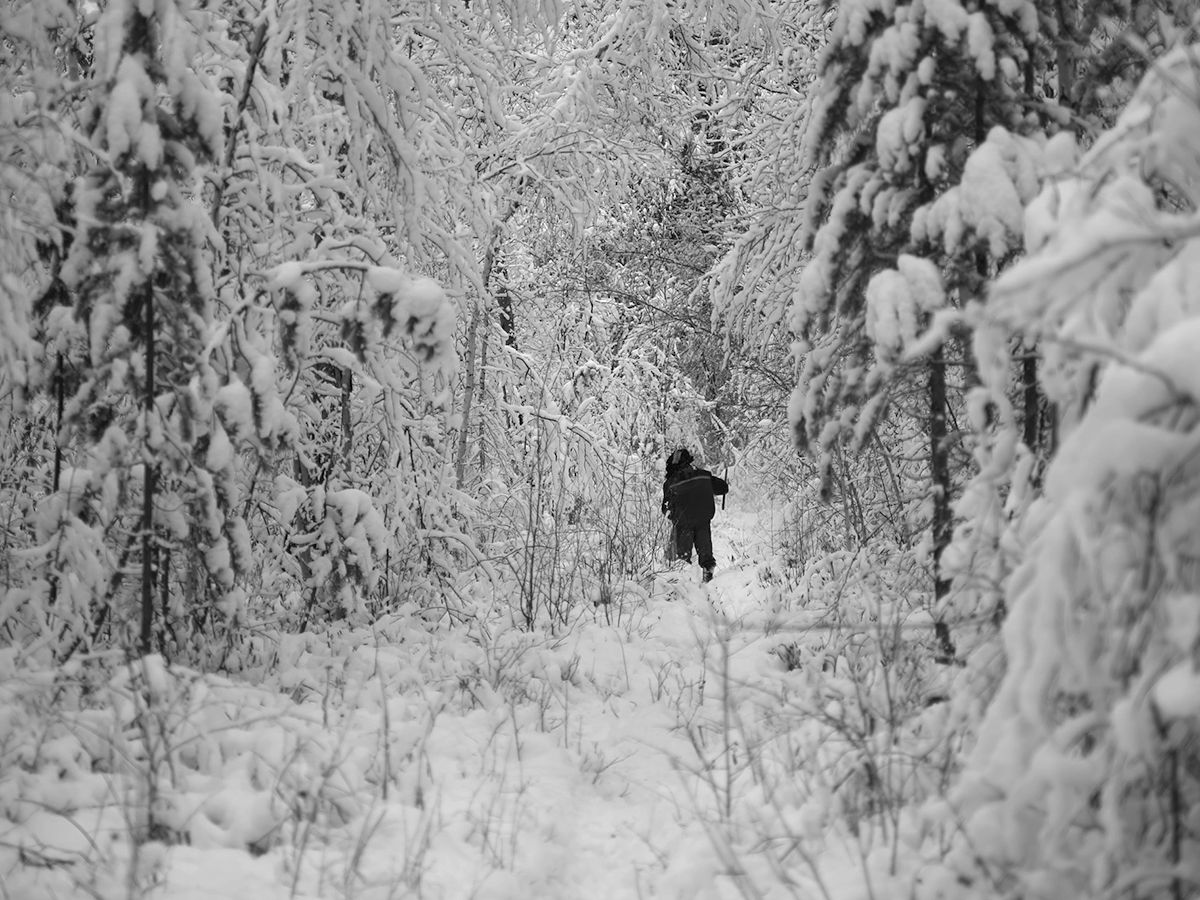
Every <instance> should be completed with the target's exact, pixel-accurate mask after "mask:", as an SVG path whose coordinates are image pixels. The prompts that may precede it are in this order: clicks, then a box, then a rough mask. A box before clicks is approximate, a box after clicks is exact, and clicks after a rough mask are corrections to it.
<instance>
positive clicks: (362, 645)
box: [0, 499, 889, 900]
mask: <svg viewBox="0 0 1200 900" xmlns="http://www.w3.org/2000/svg"><path fill="white" fill-rule="evenodd" d="M346 502H347V503H348V502H349V500H348V499H347V501H346ZM343 505H345V504H343ZM761 519H762V516H761V511H755V512H744V513H743V512H738V511H733V510H730V511H727V512H718V517H717V521H716V523H715V535H714V536H715V545H716V555H717V559H718V566H719V569H718V574H717V576H716V578H715V579H714V581H713V582H712V583H711V584H710V585H708V586H707V587H706V586H702V585H701V584H700V583H699V578H698V571H697V569H696V568H695V567H694V566H692V567H690V568H688V569H682V568H676V569H674V570H672V571H666V572H664V573H661V574H660V575H658V576H656V577H655V578H654V579H653V581H652V582H649V583H645V584H642V585H640V586H635V587H636V588H637V590H635V591H634V592H633V594H632V596H634V598H635V599H634V600H633V601H630V602H625V603H624V604H623V606H622V607H621V608H619V609H618V608H616V607H615V606H614V607H610V608H604V607H596V608H593V609H588V610H587V612H586V614H584V615H582V616H581V617H580V618H579V619H578V620H577V621H576V622H574V623H573V624H572V625H571V626H570V627H569V628H567V629H565V630H562V631H560V632H559V633H556V634H552V633H550V632H548V631H536V630H535V631H532V632H530V631H526V630H522V629H519V628H517V627H515V626H514V625H512V624H511V623H510V622H509V621H508V614H507V613H504V614H500V613H499V612H497V613H496V614H494V615H492V616H491V617H489V618H482V619H480V620H479V621H478V622H477V623H476V624H475V625H473V626H470V627H467V626H463V625H459V626H456V627H454V628H448V627H442V626H436V625H430V624H429V623H428V622H423V621H422V620H421V618H420V616H419V615H418V614H416V613H412V614H408V615H398V616H396V617H395V618H393V619H391V620H389V621H387V622H384V623H381V624H379V625H378V626H376V628H375V629H374V630H373V631H371V632H369V633H365V634H364V633H352V632H351V633H341V634H339V633H338V632H337V631H336V629H335V630H333V631H332V632H331V633H330V634H326V635H315V634H308V635H294V636H288V637H284V638H280V639H277V640H276V641H275V642H274V643H273V644H271V645H269V646H266V647H265V648H264V649H265V650H266V651H267V653H266V656H267V658H266V660H265V662H264V665H263V668H262V670H261V672H259V673H257V674H252V675H251V676H250V677H246V676H242V677H241V678H238V679H230V678H223V677H218V676H213V675H201V674H198V673H195V672H190V671H188V670H184V669H179V668H168V667H166V666H165V665H164V664H163V663H162V661H161V660H158V659H156V658H151V659H150V660H148V661H143V662H142V663H138V664H136V665H134V666H133V668H132V669H129V668H123V667H118V669H117V671H118V673H119V674H118V675H117V676H116V678H115V680H114V681H113V682H112V683H111V685H110V688H111V690H112V694H113V697H114V698H115V700H114V703H113V708H112V709H100V710H90V711H84V712H81V713H79V714H77V715H76V717H75V724H76V726H77V727H74V728H65V727H57V728H50V727H48V726H46V727H42V728H40V729H33V728H31V727H30V726H31V725H32V724H33V723H34V722H38V721H43V722H44V721H45V715H46V713H45V710H44V709H43V710H42V711H41V712H42V718H38V717H36V716H34V714H33V712H32V711H31V707H30V705H29V704H28V703H23V702H22V700H21V698H22V696H25V694H23V693H22V691H29V690H32V689H33V688H35V687H36V685H34V684H32V682H30V681H29V680H28V678H24V679H14V678H13V675H14V673H15V672H16V671H17V669H16V663H15V660H14V658H13V657H12V656H11V654H5V655H4V656H0V734H2V735H8V737H6V738H3V739H2V741H3V742H4V749H5V752H6V753H8V754H12V753H14V752H15V753H16V754H17V755H18V756H19V757H20V758H21V759H22V761H23V765H22V766H20V767H10V770H9V771H7V772H2V773H0V873H5V874H4V878H5V879H6V894H7V896H16V897H21V898H25V900H37V898H43V897H44V898H50V897H65V896H84V895H87V896H97V897H109V896H112V897H116V896H121V897H124V896H130V895H131V894H129V893H128V890H129V889H130V886H131V885H132V886H136V887H137V889H138V890H139V891H142V890H144V891H145V893H144V896H153V897H155V898H162V900H214V898H246V897H253V898H256V900H275V898H279V900H282V898H335V897H349V896H354V897H360V898H388V897H400V896H403V897H423V898H494V900H500V898H569V900H587V898H596V900H601V898H603V900H621V898H630V900H633V898H640V897H658V898H680V900H684V898H686V900H695V898H733V897H738V896H745V894H744V893H743V891H745V890H751V891H755V890H759V891H763V892H761V893H757V894H755V893H751V894H749V896H764V897H775V896H797V895H799V896H814V897H817V896H819V897H825V898H828V900H858V898H866V897H867V896H870V891H869V888H868V885H867V883H866V882H865V880H864V877H863V875H862V874H861V873H862V871H863V869H864V866H867V867H872V866H874V863H873V862H872V860H876V859H881V858H884V857H887V856H888V847H886V846H883V847H870V846H866V847H864V846H862V844H861V843H860V842H858V841H856V840H855V839H854V838H851V837H850V836H849V835H847V834H845V833H844V832H842V831H841V829H840V828H838V827H835V826H834V825H833V824H832V823H833V821H835V820H834V819H833V818H832V817H831V816H830V814H829V808H828V807H829V804H830V803H831V802H832V801H833V798H832V796H821V795H820V794H819V792H818V793H814V794H812V795H810V796H808V797H806V798H804V797H800V798H798V797H793V796H791V795H790V794H781V793H776V794H774V795H772V794H771V792H770V788H769V787H764V786H762V785H756V784H755V781H757V780H758V779H757V778H752V777H750V774H749V772H748V767H747V765H746V761H747V759H750V758H753V757H748V756H747V748H746V747H745V746H742V744H741V743H740V739H739V734H740V735H741V736H742V738H744V736H745V735H748V734H755V735H757V736H761V738H762V740H764V742H765V741H766V740H768V737H767V735H768V733H769V729H770V728H776V729H782V728H784V727H786V728H789V729H792V730H794V729H796V727H797V722H796V720H792V721H791V722H786V723H785V720H786V716H781V711H780V709H779V708H778V701H777V700H776V699H774V698H775V697H777V696H778V695H777V693H776V692H778V691H779V690H780V689H781V686H783V685H785V683H786V681H787V679H789V678H793V677H798V676H799V675H800V673H797V672H787V671H785V667H784V665H783V663H782V661H781V659H780V657H779V655H778V654H777V653H773V652H772V651H773V650H775V649H776V648H778V647H779V646H780V645H781V644H785V643H787V642H788V641H789V640H793V641H794V640H795V638H796V635H797V633H798V631H797V630H796V629H797V628H798V626H799V623H800V622H801V621H802V619H803V617H804V615H805V613H804V611H803V610H801V609H788V608H786V605H785V603H784V601H783V600H782V595H781V591H780V590H779V587H778V585H777V584H772V583H771V582H770V579H765V578H764V576H763V574H762V573H763V565H762V563H761V562H760V560H762V559H765V558H766V557H768V556H769V549H768V548H767V546H766V544H765V542H764V539H763V538H762V537H761V532H760V528H761V526H760V522H761ZM676 565H677V566H678V565H681V564H676ZM500 608H501V604H497V605H496V609H497V610H499V609H500ZM143 665H144V666H145V667H146V668H145V669H144V670H143V669H141V668H140V667H141V666H143ZM55 677H56V676H55V674H54V673H52V672H46V673H44V678H45V679H46V681H45V684H50V683H51V682H52V681H53V679H54V678H55ZM57 677H58V678H61V679H63V680H64V683H66V682H69V680H70V673H63V672H61V671H60V672H59V673H58V675H57ZM810 677H811V675H810ZM818 677H820V676H818ZM141 679H145V682H144V683H145V685H146V687H145V688H144V689H143V690H141V691H137V690H133V689H132V688H133V686H134V685H135V684H136V683H137V682H139V681H140V680H141ZM18 682H20V684H18ZM850 689H851V688H849V687H847V688H846V690H850ZM147 697H149V701H147V700H146V698H147ZM765 698H771V699H770V702H768V700H767V699H765ZM147 702H149V703H150V705H151V706H152V708H153V714H152V715H151V716H149V717H148V721H150V722H151V723H153V724H152V725H151V726H150V727H151V731H154V732H155V736H156V737H157V738H158V739H159V741H158V742H157V743H156V742H154V741H147V740H143V738H144V737H145V734H139V733H138V731H137V729H134V728H130V727H129V723H130V722H133V721H146V720H147V718H146V717H144V716H142V717H139V715H138V713H139V710H140V709H141V706H139V704H141V705H144V704H145V703H147ZM730 716H733V717H734V719H735V720H736V721H737V722H738V723H739V724H740V726H741V730H740V731H738V730H735V731H734V732H733V733H732V736H731V740H732V743H730V741H729V740H726V736H730V735H731V732H730V729H729V728H728V722H729V718H730ZM65 721H66V720H65V719H63V720H62V721H60V722H59V725H60V726H61V725H63V724H64V723H65ZM723 723H724V724H723ZM772 723H774V724H772ZM812 724H813V723H808V725H809V726H812ZM156 729H157V730H156ZM22 736H24V737H22ZM22 741H25V743H22ZM147 747H150V748H157V749H152V750H151V751H150V752H151V753H157V754H158V755H159V756H160V757H162V760H161V764H160V770H159V774H160V777H159V782H160V784H161V785H164V786H167V787H166V788H165V789H164V790H163V791H162V792H161V793H160V795H159V796H158V797H157V798H156V799H155V800H154V801H153V803H154V808H155V812H156V817H157V819H158V821H159V822H161V823H164V825H165V826H166V829H167V830H166V832H164V834H170V835H173V836H174V837H173V838H171V839H168V838H161V839H159V840H151V841H149V842H146V843H141V844H140V845H138V846H137V847H136V849H135V847H134V844H133V843H132V842H131V841H130V840H129V838H128V835H129V831H130V821H131V819H130V818H129V817H130V816H133V819H132V821H133V822H134V824H135V826H136V825H137V824H138V823H139V822H143V821H144V813H141V812H138V811H139V810H144V809H145V808H146V801H147V795H146V779H145V778H144V777H141V776H139V774H138V773H139V772H141V773H144V772H145V770H146V766H145V764H144V763H142V762H139V761H142V760H144V759H145V757H146V752H147ZM164 748H167V749H164ZM792 752H794V753H795V752H797V751H796V750H793V751H792ZM763 758H764V759H765V757H763ZM727 763H729V764H731V766H732V769H729V768H727V765H726V764H727ZM795 765H796V766H797V772H798V773H799V774H798V776H797V777H796V778H790V777H789V778H782V777H781V778H780V780H778V781H776V782H775V785H776V786H777V787H776V789H777V790H782V788H780V787H779V786H781V785H788V784H791V785H795V784H797V782H798V781H803V780H804V779H803V778H802V777H800V776H802V775H803V770H804V768H806V767H808V766H810V765H811V766H813V767H815V766H816V762H815V761H809V760H807V759H805V758H804V757H803V755H801V756H800V757H799V758H798V759H797V760H796V761H795ZM14 768H15V769H16V770H15V771H13V770H12V769H14ZM760 774H761V773H760ZM727 779H733V780H734V781H736V784H737V785H738V787H737V794H736V800H737V802H736V803H735V804H733V805H732V806H731V807H730V808H731V809H732V819H730V818H729V809H727V808H726V806H725V796H724V795H723V793H722V791H723V790H724V789H725V787H726V786H727V785H728V784H731V783H734V781H727ZM787 790H788V791H790V792H796V793H797V794H799V793H803V791H802V790H801V789H800V788H798V787H790V788H788V789H787ZM762 791H766V793H765V794H762V795H761V796H760V794H759V793H756V792H762ZM771 816H784V817H786V819H787V821H788V823H789V827H790V828H791V829H792V831H793V832H794V833H795V834H796V835H799V836H800V839H801V840H802V844H803V849H804V853H803V854H800V855H799V856H797V855H791V856H790V862H791V864H792V865H791V868H790V875H791V877H792V878H794V879H795V883H794V885H793V889H794V890H798V891H800V893H799V894H793V893H790V892H788V893H780V891H781V890H782V887H781V886H780V885H779V883H778V880H777V879H776V880H775V882H774V886H773V887H771V888H770V889H766V888H768V887H769V886H770V885H771V883H772V878H771V877H770V872H769V871H768V868H767V863H766V862H764V861H762V860H760V859H756V857H755V856H754V854H753V853H748V852H746V848H747V847H750V846H753V840H752V837H753V835H754V834H755V829H761V828H763V827H764V826H763V822H766V821H768V820H769V819H770V817H771ZM730 833H733V834H738V833H742V834H745V835H747V836H748V842H745V843H744V844H743V846H741V847H740V848H735V847H733V846H731V845H730V844H729V842H728V841H727V840H726V839H725V838H723V837H722V835H726V834H730ZM883 843H886V842H883ZM801 858H806V859H808V861H809V862H808V863H802V862H801V861H800V860H801ZM864 858H865V859H866V860H867V861H868V862H866V863H864V861H863V860H864ZM20 860H24V861H25V862H26V863H27V864H25V865H20V864H18V863H19V861H20ZM30 860H33V861H35V862H40V863H41V864H32V865H31V864H28V863H29V861H30ZM872 877H873V879H874V882H873V888H874V891H875V892H876V893H875V894H874V896H888V894H887V892H886V891H887V888H888V885H889V881H888V878H887V876H886V875H884V874H882V873H881V872H879V871H876V872H874V873H872ZM881 890H882V891H883V893H880V891H881ZM81 892H83V893H81ZM137 895H138V896H142V895H143V894H141V893H138V894H137Z"/></svg>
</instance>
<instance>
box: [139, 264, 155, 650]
mask: <svg viewBox="0 0 1200 900" xmlns="http://www.w3.org/2000/svg"><path fill="white" fill-rule="evenodd" d="M142 303H143V304H144V306H145V328H146V382H145V396H144V397H143V398H142V411H143V414H144V415H145V417H146V421H145V422H144V423H143V427H144V428H145V429H146V430H147V431H149V429H150V418H151V417H152V416H153V415H154V391H155V387H154V366H155V358H154V352H155V347H154V328H155V321H154V288H153V287H152V286H151V285H149V284H147V285H146V287H145V291H144V295H143V297H142ZM143 440H145V439H143ZM142 477H143V484H142V524H141V530H142V622H141V645H142V654H143V655H147V656H148V655H149V654H150V653H152V652H153V651H154V584H155V580H156V579H155V565H154V549H155V547H154V490H155V465H154V461H153V460H152V459H151V458H150V448H149V447H148V446H144V448H143V457H142Z"/></svg>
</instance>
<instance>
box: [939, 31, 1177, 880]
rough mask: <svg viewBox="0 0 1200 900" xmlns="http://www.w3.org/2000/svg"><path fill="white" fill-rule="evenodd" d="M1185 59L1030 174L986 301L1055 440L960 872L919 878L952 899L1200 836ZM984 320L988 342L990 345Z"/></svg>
mask: <svg viewBox="0 0 1200 900" xmlns="http://www.w3.org/2000/svg"><path fill="white" fill-rule="evenodd" d="M1196 59H1197V57H1196V48H1191V49H1188V50H1181V51H1177V52H1175V53H1173V54H1170V55H1168V56H1167V57H1166V58H1165V59H1164V61H1163V62H1162V64H1161V65H1160V66H1158V67H1156V68H1155V70H1153V71H1151V73H1150V74H1149V75H1148V76H1147V77H1146V79H1145V80H1144V82H1143V84H1142V85H1141V87H1140V88H1139V90H1138V92H1137V94H1136V95H1135V96H1134V98H1133V100H1132V101H1131V103H1130V105H1129V107H1128V109H1127V110H1126V111H1125V113H1124V114H1123V115H1122V116H1121V118H1120V120H1119V121H1118V123H1117V124H1116V125H1115V126H1114V127H1113V128H1112V129H1111V130H1110V131H1108V132H1106V133H1105V134H1103V135H1102V136H1101V137H1100V139H1099V140H1098V141H1097V142H1096V144H1095V145H1094V146H1093V148H1092V149H1091V150H1090V151H1089V152H1088V153H1087V154H1086V155H1085V156H1084V157H1083V158H1082V159H1081V160H1080V162H1079V165H1078V167H1077V170H1076V172H1075V174H1074V175H1073V176H1072V177H1071V178H1070V179H1065V180H1062V181H1059V182H1056V183H1052V184H1050V185H1049V186H1048V187H1047V188H1046V189H1045V190H1044V191H1043V192H1042V194H1041V196H1040V198H1039V200H1038V202H1037V203H1035V204H1033V206H1032V208H1031V211H1030V214H1029V216H1028V217H1027V239H1028V242H1029V243H1030V245H1031V246H1032V247H1033V248H1034V252H1033V253H1032V255H1031V256H1030V257H1029V258H1028V259H1027V260H1025V261H1023V262H1021V263H1020V264H1018V265H1017V266H1016V267H1014V269H1012V270H1011V271H1010V272H1009V273H1008V274H1007V275H1005V276H1002V277H1001V278H1000V279H999V282H998V283H997V285H996V287H995V289H994V291H993V294H992V296H991V297H990V299H989V303H988V308H987V312H988V315H989V317H991V319H992V322H993V323H996V325H999V324H1000V323H1004V325H1005V326H1007V327H1008V328H1011V329H1012V330H1013V331H1015V332H1016V333H1017V334H1019V335H1021V334H1023V335H1027V336H1030V337H1031V338H1033V339H1036V340H1037V341H1038V342H1039V343H1040V344H1041V345H1042V346H1044V347H1046V348H1048V349H1047V363H1048V364H1047V365H1045V366H1043V367H1042V371H1041V372H1040V373H1039V375H1040V377H1041V380H1042V387H1043V389H1044V390H1046V391H1047V393H1048V394H1050V396H1052V397H1053V398H1054V399H1056V400H1057V401H1059V403H1060V404H1061V411H1062V415H1061V417H1060V419H1059V425H1060V429H1061V436H1062V437H1061V446H1060V449H1059V451H1058V453H1057V455H1056V457H1055V459H1054V461H1053V463H1052V465H1051V466H1050V468H1049V470H1048V471H1047V473H1046V479H1045V494H1044V499H1043V500H1041V501H1039V502H1038V503H1035V504H1034V506H1032V507H1031V508H1030V509H1029V511H1028V512H1027V513H1026V514H1025V515H1024V517H1023V518H1022V519H1021V520H1020V521H1019V523H1018V525H1017V526H1016V535H1015V539H1016V540H1018V541H1019V542H1020V543H1021V544H1022V545H1023V546H1024V547H1026V548H1028V549H1027V551H1026V553H1025V556H1024V559H1023V561H1022V562H1021V563H1020V565H1019V566H1018V568H1017V569H1016V570H1015V571H1014V572H1013V574H1012V576H1011V578H1010V579H1009V582H1008V588H1007V592H1006V593H1007V598H1006V599H1007V607H1008V617H1007V619H1006V621H1005V624H1004V628H1003V641H1004V651H1005V654H1006V657H1007V666H1006V670H1005V672H1004V674H1003V678H1002V680H1001V682H1000V685H999V688H998V690H997V692H996V694H995V696H994V699H993V701H992V702H991V704H990V706H989V707H988V709H987V712H986V714H985V716H984V719H983V722H982V724H981V727H980V733H979V740H978V743H977V745H976V748H975V750H974V751H973V752H972V754H971V756H970V757H969V760H968V763H967V765H966V767H965V770H964V774H963V777H962V779H961V781H960V783H959V785H958V786H957V788H956V789H955V791H954V793H953V794H952V796H951V797H950V806H951V808H953V809H954V810H956V813H957V815H959V816H960V817H961V819H960V821H961V822H962V824H963V827H964V839H963V841H962V844H961V845H960V846H959V848H958V849H957V850H956V851H955V852H953V853H952V854H951V855H950V856H949V857H948V858H947V867H948V869H947V871H949V872H951V873H953V874H951V875H950V876H949V877H942V875H935V874H932V872H931V875H930V877H929V878H928V880H927V881H926V884H927V885H928V887H929V892H928V896H962V895H964V894H965V893H967V892H966V890H965V889H964V888H963V887H962V886H961V885H962V884H963V883H964V881H963V880H960V879H965V881H966V882H970V881H972V880H974V879H976V878H979V877H983V876H982V872H983V871H986V872H987V873H989V874H988V875H987V876H986V878H987V881H988V883H989V884H991V885H992V887H993V891H994V893H993V895H994V896H1006V897H1009V896H1011V897H1015V896H1021V897H1025V898H1047V900H1049V898H1052V897H1063V896H1106V895H1116V894H1124V893H1126V892H1128V891H1135V892H1138V893H1142V892H1145V893H1146V894H1147V895H1150V894H1155V893H1156V892H1157V893H1162V892H1164V891H1165V890H1167V886H1168V885H1170V884H1171V879H1172V878H1173V877H1179V878H1180V879H1181V882H1180V886H1181V887H1182V886H1183V885H1190V884H1194V883H1195V881H1196V879H1197V877H1198V876H1200V870H1197V868H1196V860H1200V842H1198V840H1197V832H1196V831H1195V829H1194V828H1192V827H1190V826H1184V825H1181V822H1180V821H1179V820H1178V819H1177V818H1175V815H1176V814H1175V813H1173V812H1172V809H1173V805H1175V806H1174V808H1176V809H1182V810H1188V809H1193V808H1195V806H1196V804H1197V803H1198V802H1200V777H1198V774H1197V773H1196V772H1195V771H1194V769H1189V768H1187V767H1176V765H1175V762H1174V760H1175V759H1177V754H1191V753H1193V752H1194V746H1195V742H1196V740H1197V739H1200V702H1198V701H1197V699H1196V698H1197V697H1198V696H1200V675H1198V674H1197V663H1198V662H1200V610H1198V609H1197V604H1196V599H1195V598H1196V596H1197V593H1198V592H1200V532H1198V531H1197V529H1196V527H1195V523H1196V521H1197V518H1198V517H1200V368H1198V367H1197V365H1196V358H1197V356H1196V348H1197V347H1200V308H1198V302H1197V300H1196V294H1197V287H1196V285H1197V280H1196V277H1195V274H1194V273H1195V263H1194V262H1193V260H1194V259H1195V257H1196V252H1197V248H1196V245H1195V239H1194V238H1193V234H1194V232H1195V229H1196V226H1195V215H1194V213H1192V212H1190V210H1191V209H1193V208H1194V204H1195V202H1196V200H1197V199H1200V154H1197V153H1196V150H1195V148H1196V145H1197V140H1198V139H1200V114H1198V113H1197V108H1196V103H1197V99H1198V97H1197V94H1198V93H1200V80H1198V79H1197V77H1196V75H1197V71H1196V68H1195V66H1196V62H1195V60H1196ZM1189 92H1190V93H1189ZM1050 154H1051V155H1052V156H1054V157H1055V158H1056V159H1062V158H1064V157H1065V156H1067V155H1068V154H1067V153H1064V148H1063V147H1062V146H1061V145H1060V146H1058V147H1054V148H1051V150H1050ZM1164 185H1169V187H1168V188H1167V190H1165V191H1164V189H1163V188H1164ZM1171 192H1174V193H1175V199H1172V198H1170V197H1169V196H1168V194H1169V193H1171ZM1179 198H1184V199H1185V200H1186V201H1187V202H1184V203H1179V202H1177V200H1178V199H1179ZM1007 227H1011V219H1010V220H1009V225H1006V228H1007ZM989 331H990V333H991V337H989V338H988V340H986V341H983V342H982V343H980V342H979V341H978V340H977V343H978V344H979V346H980V348H981V349H984V350H987V349H988V348H993V349H994V348H996V347H998V346H1000V343H1001V341H1002V339H1003V333H1004V329H1003V328H997V327H991V328H990V329H989ZM977 337H978V336H977ZM989 352H990V351H989ZM982 361H983V362H984V365H982V366H981V369H980V372H981V376H982V377H983V378H984V379H985V381H987V382H991V383H997V382H998V381H999V379H1001V378H1002V377H1003V372H1002V367H999V366H995V365H992V364H990V363H988V362H987V356H986V354H984V355H983V356H982ZM996 386H997V389H998V388H999V385H998V384H997V385H996ZM934 868H935V869H937V868H939V866H935V867H934ZM1182 889H1183V891H1184V893H1186V892H1187V891H1188V890H1190V888H1188V887H1182Z"/></svg>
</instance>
